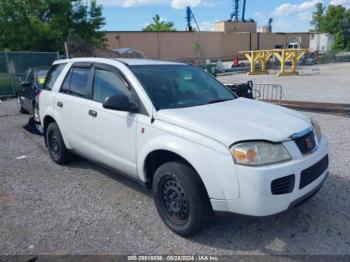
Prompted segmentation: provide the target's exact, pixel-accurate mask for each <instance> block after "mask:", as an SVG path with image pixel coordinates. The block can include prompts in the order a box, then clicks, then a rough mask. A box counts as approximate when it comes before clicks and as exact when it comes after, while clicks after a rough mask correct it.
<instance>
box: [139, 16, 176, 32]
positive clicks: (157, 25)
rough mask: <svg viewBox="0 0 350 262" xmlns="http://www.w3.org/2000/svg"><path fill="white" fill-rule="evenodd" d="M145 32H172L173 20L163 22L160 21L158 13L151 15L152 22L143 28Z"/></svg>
mask: <svg viewBox="0 0 350 262" xmlns="http://www.w3.org/2000/svg"><path fill="white" fill-rule="evenodd" d="M143 31H145V32H174V31H176V29H175V28H174V23H173V22H165V21H162V19H161V18H160V16H159V15H155V16H154V17H153V23H152V24H149V25H147V26H146V27H145V28H143Z"/></svg>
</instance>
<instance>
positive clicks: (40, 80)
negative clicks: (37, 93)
mask: <svg viewBox="0 0 350 262" xmlns="http://www.w3.org/2000/svg"><path fill="white" fill-rule="evenodd" d="M48 71H49V70H48V69H40V70H38V71H37V72H36V79H35V81H36V84H37V85H39V86H40V87H43V85H44V83H45V78H46V75H47V72H48Z"/></svg>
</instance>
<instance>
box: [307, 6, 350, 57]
mask: <svg viewBox="0 0 350 262" xmlns="http://www.w3.org/2000/svg"><path fill="white" fill-rule="evenodd" d="M311 24H312V25H313V26H314V29H313V31H317V32H321V33H331V34H333V35H334V37H335V42H334V46H333V49H334V50H346V49H349V48H350V9H346V8H345V7H343V6H341V5H336V6H335V5H329V6H328V8H327V9H326V8H324V7H323V5H322V4H317V5H316V11H315V12H314V13H313V16H312V22H311Z"/></svg>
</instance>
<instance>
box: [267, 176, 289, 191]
mask: <svg viewBox="0 0 350 262" xmlns="http://www.w3.org/2000/svg"><path fill="white" fill-rule="evenodd" d="M294 183H295V176H294V175H290V176H285V177H282V178H278V179H275V180H273V181H272V183H271V192H272V194H273V195H282V194H287V193H291V192H292V191H293V189H294Z"/></svg>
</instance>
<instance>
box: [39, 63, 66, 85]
mask: <svg viewBox="0 0 350 262" xmlns="http://www.w3.org/2000/svg"><path fill="white" fill-rule="evenodd" d="M65 66H66V64H57V65H53V66H51V68H50V70H49V72H48V73H47V76H46V79H45V85H44V89H46V90H52V88H53V86H54V84H55V82H56V80H57V78H58V76H59V75H60V73H61V72H62V70H63V68H64V67H65Z"/></svg>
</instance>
